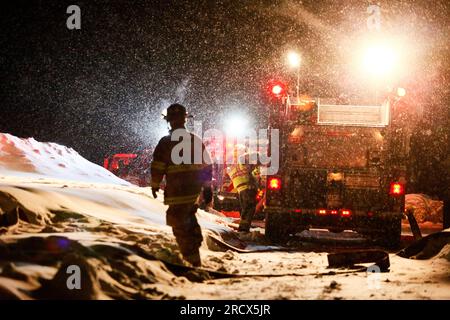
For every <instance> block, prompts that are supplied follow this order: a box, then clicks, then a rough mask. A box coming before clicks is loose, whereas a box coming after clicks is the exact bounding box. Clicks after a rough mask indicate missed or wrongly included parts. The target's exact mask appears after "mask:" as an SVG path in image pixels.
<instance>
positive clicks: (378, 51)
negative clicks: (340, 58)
mask: <svg viewBox="0 0 450 320" xmlns="http://www.w3.org/2000/svg"><path fill="white" fill-rule="evenodd" d="M395 63H396V55H395V52H394V50H392V49H391V48H389V47H386V46H382V45H379V46H373V47H369V48H367V50H366V51H365V53H364V59H363V65H364V68H365V69H366V70H367V71H369V72H370V73H371V74H373V75H376V76H381V75H386V74H388V73H390V72H391V71H392V70H393V69H394V66H395Z"/></svg>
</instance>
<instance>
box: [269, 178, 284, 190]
mask: <svg viewBox="0 0 450 320" xmlns="http://www.w3.org/2000/svg"><path fill="white" fill-rule="evenodd" d="M267 187H268V188H269V189H270V190H280V189H281V179H280V178H278V177H272V178H270V179H269V182H268V184H267Z"/></svg>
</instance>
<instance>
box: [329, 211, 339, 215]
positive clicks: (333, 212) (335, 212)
mask: <svg viewBox="0 0 450 320" xmlns="http://www.w3.org/2000/svg"><path fill="white" fill-rule="evenodd" d="M330 213H331V214H333V215H335V214H338V211H337V210H331V211H330Z"/></svg>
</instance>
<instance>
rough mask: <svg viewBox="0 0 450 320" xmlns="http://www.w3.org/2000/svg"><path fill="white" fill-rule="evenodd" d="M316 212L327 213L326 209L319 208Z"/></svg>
mask: <svg viewBox="0 0 450 320" xmlns="http://www.w3.org/2000/svg"><path fill="white" fill-rule="evenodd" d="M317 213H318V214H321V215H324V214H327V210H325V209H319V210H317Z"/></svg>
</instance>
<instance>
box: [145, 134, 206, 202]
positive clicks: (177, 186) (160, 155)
mask: <svg viewBox="0 0 450 320" xmlns="http://www.w3.org/2000/svg"><path fill="white" fill-rule="evenodd" d="M183 130H185V129H183ZM186 134H187V136H188V137H190V139H191V143H190V144H188V146H190V148H191V150H190V155H191V157H190V158H191V159H190V161H187V162H189V163H181V164H175V163H174V162H173V160H172V150H173V148H174V147H175V146H177V144H179V143H180V141H172V140H171V135H168V136H165V137H163V138H162V139H161V140H160V141H159V142H158V145H157V146H156V148H155V151H154V153H153V161H152V164H151V177H152V181H151V187H152V188H158V187H159V185H160V183H161V181H162V179H163V177H164V176H166V187H165V190H164V204H167V205H176V204H187V203H194V202H195V201H196V200H197V198H198V196H199V195H200V191H201V189H202V186H203V185H205V184H206V183H210V182H211V180H212V166H211V160H210V158H209V155H208V153H207V152H205V146H204V145H203V143H202V142H201V139H200V138H199V137H197V136H196V135H194V134H192V133H188V132H187V131H186ZM195 146H201V150H195ZM187 151H189V150H187ZM200 151H201V152H202V154H201V157H199V158H200V159H201V162H202V163H199V164H197V163H194V160H195V156H194V152H200Z"/></svg>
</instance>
